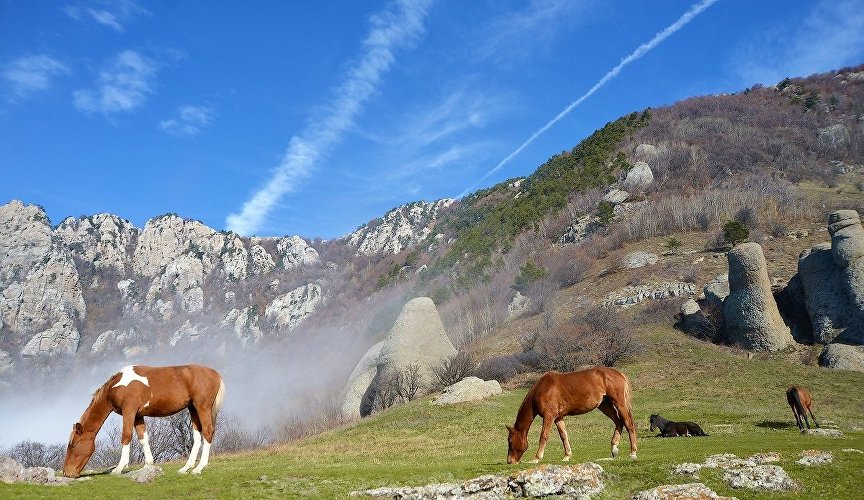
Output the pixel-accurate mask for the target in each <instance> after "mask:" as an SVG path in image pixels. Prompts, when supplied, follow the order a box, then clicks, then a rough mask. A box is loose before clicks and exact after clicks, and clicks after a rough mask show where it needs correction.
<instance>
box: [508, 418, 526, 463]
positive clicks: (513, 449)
mask: <svg viewBox="0 0 864 500" xmlns="http://www.w3.org/2000/svg"><path fill="white" fill-rule="evenodd" d="M506 427H507V432H508V433H509V435H508V436H507V463H508V464H515V463H516V462H518V461H519V459H520V458H522V454H523V453H525V450H527V449H528V433H527V432H519V431H517V430H516V429H515V428H513V427H511V426H509V425H508V426H506Z"/></svg>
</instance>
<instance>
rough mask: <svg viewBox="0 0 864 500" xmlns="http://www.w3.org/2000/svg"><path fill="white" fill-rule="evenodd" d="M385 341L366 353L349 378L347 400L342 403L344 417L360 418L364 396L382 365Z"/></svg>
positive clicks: (346, 390)
mask: <svg viewBox="0 0 864 500" xmlns="http://www.w3.org/2000/svg"><path fill="white" fill-rule="evenodd" d="M383 348H384V341H383V340H382V341H381V342H378V343H377V344H375V345H373V346H372V347H370V348H369V350H367V351H366V353H365V354H364V355H363V357H362V358H360V361H359V362H358V363H357V366H355V367H354V371H353V372H351V376H350V377H348V385H347V386H346V388H345V399H344V400H343V402H342V415H343V416H344V417H346V418H359V417H360V406H361V404H362V402H363V395H364V394H365V393H366V390H367V389H368V388H369V385H370V384H371V383H372V381H373V380H374V379H375V375H377V373H378V365H379V364H381V362H380V357H381V349H383Z"/></svg>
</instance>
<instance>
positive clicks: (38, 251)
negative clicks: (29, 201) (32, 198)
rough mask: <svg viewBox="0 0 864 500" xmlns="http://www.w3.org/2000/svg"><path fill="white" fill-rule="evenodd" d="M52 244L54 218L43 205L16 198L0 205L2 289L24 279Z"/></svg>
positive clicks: (0, 270) (0, 269) (0, 274)
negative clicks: (22, 201)
mask: <svg viewBox="0 0 864 500" xmlns="http://www.w3.org/2000/svg"><path fill="white" fill-rule="evenodd" d="M50 248H51V222H50V221H49V220H48V216H47V215H45V211H44V210H43V209H42V207H39V206H37V205H24V204H23V203H21V202H20V201H18V200H13V201H11V202H9V203H7V204H5V205H0V290H2V289H3V288H4V287H5V286H6V285H8V284H9V283H10V282H11V281H13V280H15V279H22V278H23V277H24V276H25V275H26V274H27V271H28V270H29V269H30V267H31V266H33V265H34V264H35V263H36V262H37V261H39V260H40V259H42V256H43V255H45V254H46V253H47V252H48V251H49V249H50Z"/></svg>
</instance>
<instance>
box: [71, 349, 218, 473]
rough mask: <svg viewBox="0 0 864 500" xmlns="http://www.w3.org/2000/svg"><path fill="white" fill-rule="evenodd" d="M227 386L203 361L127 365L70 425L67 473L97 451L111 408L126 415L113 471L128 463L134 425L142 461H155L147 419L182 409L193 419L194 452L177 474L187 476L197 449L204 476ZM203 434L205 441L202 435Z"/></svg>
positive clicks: (77, 468)
mask: <svg viewBox="0 0 864 500" xmlns="http://www.w3.org/2000/svg"><path fill="white" fill-rule="evenodd" d="M224 395H225V384H224V383H223V382H222V377H221V376H220V375H219V373H217V372H216V370H214V369H212V368H207V367H206V366H200V365H184V366H164V367H157V366H140V365H136V366H126V367H124V368H123V369H122V370H120V372H118V373H115V374H114V375H113V376H112V377H111V378H109V379H108V381H107V382H105V383H104V384H102V387H100V388H99V389H97V390H96V392H95V393H93V400H92V401H91V402H90V406H88V407H87V409H86V410H84V414H82V415H81V419H80V420H79V421H78V422H76V423H75V425H73V426H72V434H71V435H70V436H69V445H68V446H67V448H66V460H65V461H64V462H63V475H64V476H66V477H78V476H79V475H81V470H82V469H83V468H84V466H85V465H86V464H87V461H88V460H90V457H91V456H92V455H93V452H94V451H95V449H96V443H95V441H96V434H97V433H98V432H99V429H101V428H102V425H103V424H104V423H105V420H106V419H107V418H108V415H110V414H111V412H112V411H113V412H115V413H118V414H120V415H122V416H123V435H122V438H121V444H122V445H123V448H122V451H121V452H120V463H118V464H117V467H115V468H114V469H113V470H112V471H111V473H112V474H120V473H121V472H123V469H124V468H125V467H126V466H127V465H129V445H130V443H131V441H132V428H133V427H134V428H135V432H136V433H137V434H138V440H139V441H140V442H141V447H142V448H143V451H144V463H146V464H152V463H153V453H152V451H151V450H150V444H149V442H148V438H147V429H146V427H145V426H144V417H167V416H169V415H173V414H175V413H177V412H179V411H181V410H183V409H184V408H188V409H189V415H190V416H191V418H192V452H191V453H190V454H189V459H188V460H187V461H186V465H184V466H183V467H182V468H181V469H180V470H179V471H178V472H180V473H181V474H185V473H186V472H187V471H188V470H189V468H190V467H192V466H193V465H195V460H196V458H197V456H198V449H199V447H200V448H201V461H200V462H198V466H197V467H195V468H194V469H193V470H192V473H193V474H200V473H201V470H202V469H203V468H204V467H206V466H207V463H208V461H209V459H210V443H212V442H213V433H214V432H215V430H216V429H215V423H216V414H217V413H218V412H219V409H220V408H221V407H222V399H223V397H224ZM202 436H203V437H204V442H203V444H202V442H201V437H202Z"/></svg>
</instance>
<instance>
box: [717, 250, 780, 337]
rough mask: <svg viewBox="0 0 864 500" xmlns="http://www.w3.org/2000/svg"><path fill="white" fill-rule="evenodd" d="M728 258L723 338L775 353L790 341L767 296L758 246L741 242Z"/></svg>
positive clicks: (768, 286)
mask: <svg viewBox="0 0 864 500" xmlns="http://www.w3.org/2000/svg"><path fill="white" fill-rule="evenodd" d="M728 259H729V296H728V297H726V300H725V301H724V304H723V311H724V319H725V322H726V328H725V336H726V339H727V340H729V341H731V342H735V343H739V344H740V345H741V346H742V347H744V348H745V349H751V350H755V351H778V350H780V349H783V348H785V347H786V345H787V344H788V343H789V342H790V341H791V340H792V335H791V333H790V330H789V327H787V326H786V325H785V323H784V322H783V318H782V317H781V316H780V311H779V310H778V309H777V303H776V302H775V301H774V296H773V294H772V293H771V282H770V280H769V279H768V269H767V266H766V263H765V256H764V254H763V253H762V247H761V246H759V244H758V243H742V244H741V245H738V246H737V247H735V248H733V249H732V250H731V251H730V252H729V255H728Z"/></svg>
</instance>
